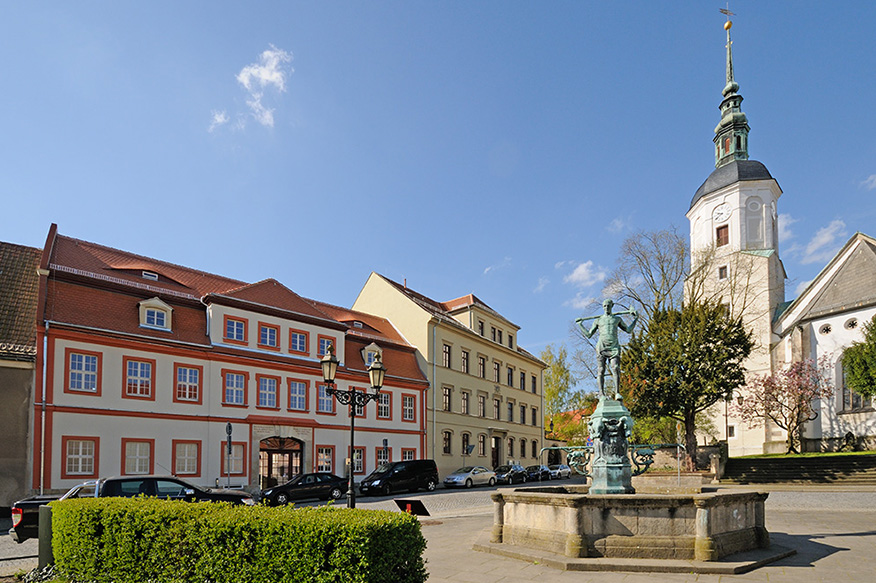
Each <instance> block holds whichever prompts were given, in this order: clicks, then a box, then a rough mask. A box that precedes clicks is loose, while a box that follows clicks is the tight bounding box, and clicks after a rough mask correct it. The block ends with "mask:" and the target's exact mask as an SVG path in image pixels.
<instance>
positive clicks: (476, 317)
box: [353, 273, 546, 476]
mask: <svg viewBox="0 0 876 583" xmlns="http://www.w3.org/2000/svg"><path fill="white" fill-rule="evenodd" d="M353 308H354V309H355V310H358V311H361V312H366V313H371V314H375V315H378V316H382V317H384V318H386V319H388V320H390V321H391V322H392V323H393V324H394V325H395V326H396V327H397V328H398V330H399V332H401V334H402V335H403V336H404V338H405V340H407V341H408V342H409V343H410V344H412V345H413V346H415V347H416V349H417V358H418V361H419V363H420V366H421V367H422V370H423V372H424V373H425V375H426V378H427V379H428V380H429V382H430V390H431V395H427V397H426V433H427V439H426V442H427V446H426V453H427V457H431V458H434V459H435V461H436V463H437V464H438V471H439V473H440V474H441V476H446V475H447V474H449V473H450V472H452V471H453V470H455V469H456V468H458V467H460V466H463V465H483V466H488V467H495V466H499V465H502V464H506V463H511V462H516V463H520V464H521V465H529V464H534V463H544V459H542V457H543V456H540V455H539V450H540V449H541V448H542V447H544V443H543V440H544V432H543V418H544V415H543V410H544V402H543V393H542V373H543V371H544V369H545V364H544V363H543V362H542V361H540V360H539V359H538V358H536V357H535V356H533V355H532V354H530V353H529V352H527V351H526V350H524V349H522V348H520V346H519V345H518V334H519V331H520V328H519V327H518V326H516V325H515V324H514V323H512V322H511V321H509V320H508V319H506V318H505V317H503V316H502V315H501V314H499V313H498V312H496V311H495V310H493V309H492V308H490V307H489V306H488V305H486V304H485V303H484V302H482V301H481V300H480V299H478V298H477V297H476V296H474V295H472V294H469V295H467V296H463V297H461V298H457V299H454V300H450V301H446V302H439V301H435V300H433V299H430V298H428V297H426V296H424V295H422V294H419V293H417V292H415V291H413V290H411V289H409V288H408V287H407V286H406V285H403V284H399V283H396V282H394V281H392V280H390V279H387V278H385V277H383V276H381V275H379V274H376V273H372V274H371V276H370V277H369V278H368V281H367V282H366V283H365V286H364V287H363V288H362V291H361V292H359V297H358V298H356V302H355V304H354V305H353ZM469 451H470V454H468V453H467V452H469ZM545 459H546V458H545Z"/></svg>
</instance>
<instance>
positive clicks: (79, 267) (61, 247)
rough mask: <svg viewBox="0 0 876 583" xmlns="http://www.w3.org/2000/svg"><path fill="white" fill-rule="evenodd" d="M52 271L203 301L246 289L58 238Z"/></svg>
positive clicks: (218, 278) (195, 272) (224, 280)
mask: <svg viewBox="0 0 876 583" xmlns="http://www.w3.org/2000/svg"><path fill="white" fill-rule="evenodd" d="M50 267H51V268H52V269H55V270H58V271H63V272H67V273H72V274H80V275H86V276H89V277H96V278H98V279H102V280H104V281H109V282H116V283H121V284H127V285H132V286H136V287H139V288H141V289H150V290H155V291H165V292H167V293H171V294H176V295H184V296H188V297H193V298H199V297H201V296H203V295H206V294H208V293H220V292H224V291H228V290H232V289H236V288H239V287H241V286H243V285H245V282H242V281H238V280H236V279H231V278H227V277H222V276H219V275H214V274H212V273H206V272H203V271H198V270H196V269H191V268H188V267H182V266H180V265H175V264H173V263H167V262H166V261H159V260H157V259H152V258H149V257H143V256H141V255H136V254H134V253H129V252H127V251H120V250H118V249H113V248H111V247H104V246H103V245H98V244H96V243H89V242H88V241H80V240H79V239H73V238H70V237H65V236H63V235H58V236H57V237H56V238H55V242H54V246H53V247H52V253H51V257H50ZM143 271H150V272H152V273H155V274H158V276H159V277H158V281H153V280H150V279H146V278H144V277H143Z"/></svg>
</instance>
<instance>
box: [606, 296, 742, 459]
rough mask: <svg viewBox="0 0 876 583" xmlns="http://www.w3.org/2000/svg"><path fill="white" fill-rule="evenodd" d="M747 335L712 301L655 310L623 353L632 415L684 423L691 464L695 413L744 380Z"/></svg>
mask: <svg viewBox="0 0 876 583" xmlns="http://www.w3.org/2000/svg"><path fill="white" fill-rule="evenodd" d="M752 346H753V343H752V338H751V334H750V333H749V332H748V331H747V330H746V329H745V327H744V326H743V325H742V321H741V319H740V318H738V317H735V318H732V317H730V316H729V315H728V314H727V312H726V311H725V309H724V307H723V306H721V305H720V304H716V303H710V302H707V303H691V304H689V305H684V306H683V307H682V308H681V309H676V308H667V309H660V310H657V311H655V312H654V313H653V314H652V316H651V319H650V321H649V322H648V327H647V329H645V330H644V331H642V332H640V333H637V334H634V335H633V337H632V338H631V339H630V342H629V344H628V346H627V349H626V351H625V352H624V353H623V356H622V358H623V362H622V366H621V371H622V374H621V384H622V392H623V393H624V394H626V395H627V399H628V400H627V405H628V406H629V407H630V411H631V413H632V414H633V418H641V417H654V418H661V417H669V418H671V419H674V420H676V421H681V422H682V424H683V425H684V446H685V449H686V451H687V455H688V464H689V467H691V468H692V467H693V461H692V460H695V459H696V448H697V440H696V429H697V414H698V413H700V412H702V411H705V410H706V409H708V408H709V407H711V406H712V405H714V404H715V403H717V402H718V401H719V400H721V399H726V398H729V396H730V395H731V394H732V393H733V390H734V389H735V388H736V387H738V386H740V385H742V384H744V382H745V369H744V367H743V366H742V362H743V361H744V360H745V359H746V358H747V357H748V355H749V354H750V353H751V349H752Z"/></svg>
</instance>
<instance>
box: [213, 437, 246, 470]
mask: <svg viewBox="0 0 876 583" xmlns="http://www.w3.org/2000/svg"><path fill="white" fill-rule="evenodd" d="M219 451H220V452H221V453H222V466H221V467H222V472H221V473H222V475H223V476H228V475H231V476H238V477H241V476H244V477H245V476H246V475H247V471H246V470H247V467H246V466H247V463H246V442H245V441H232V442H231V466H230V467H231V473H230V474H229V473H228V468H229V465H228V457H229V456H228V442H227V441H225V440H222V442H221V447H220V448H219Z"/></svg>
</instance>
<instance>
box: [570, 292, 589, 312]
mask: <svg viewBox="0 0 876 583" xmlns="http://www.w3.org/2000/svg"><path fill="white" fill-rule="evenodd" d="M595 302H596V299H595V298H593V297H590V296H586V295H584V292H578V293H577V294H576V295H575V297H574V298H572V299H571V300H567V301H565V302H563V305H564V306H568V307H570V308H575V309H576V310H587V309H589V308H590V306H592V305H593V304H594V303H595Z"/></svg>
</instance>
